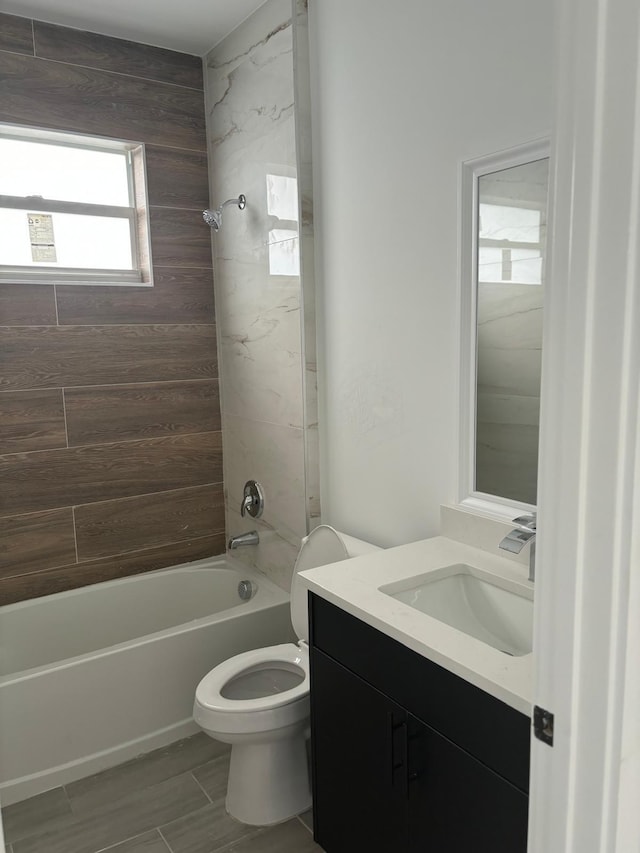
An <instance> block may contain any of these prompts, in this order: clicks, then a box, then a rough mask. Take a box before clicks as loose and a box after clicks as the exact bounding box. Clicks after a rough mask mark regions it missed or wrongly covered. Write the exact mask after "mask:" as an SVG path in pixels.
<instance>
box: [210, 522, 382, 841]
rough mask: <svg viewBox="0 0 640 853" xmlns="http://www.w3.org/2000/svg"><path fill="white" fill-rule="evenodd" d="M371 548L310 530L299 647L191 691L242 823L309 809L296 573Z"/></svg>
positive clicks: (230, 805)
mask: <svg viewBox="0 0 640 853" xmlns="http://www.w3.org/2000/svg"><path fill="white" fill-rule="evenodd" d="M374 550H378V548H376V546H375V545H370V544H369V543H367V542H362V541H360V540H359V539H354V538H353V537H351V536H347V535H346V534H344V533H338V532H337V531H336V530H334V529H333V528H332V527H329V526H328V525H325V524H322V525H320V526H319V527H316V529H315V530H313V531H312V532H311V533H310V534H309V536H307V537H305V538H304V539H303V540H302V546H301V548H300V552H299V553H298V558H297V560H296V563H295V566H294V569H293V579H292V585H291V622H292V624H293V628H294V630H295V632H296V634H297V635H298V637H299V642H298V643H297V644H295V643H283V644H282V645H279V646H269V647H268V648H264V649H255V650H254V651H250V652H244V653H243V654H239V655H236V656H235V657H232V658H230V659H229V660H227V661H224V662H223V663H221V664H220V665H219V666H216V667H215V668H214V669H212V670H211V672H209V673H208V674H207V675H205V677H204V678H203V679H202V681H201V682H200V684H198V687H197V688H196V697H195V702H194V708H193V717H194V719H195V721H196V723H197V724H198V725H199V726H200V727H201V728H202V729H203V730H204V731H205V732H206V733H207V734H208V735H210V736H211V737H212V738H215V739H216V740H219V741H222V742H223V743H229V744H231V763H230V767H229V781H228V784H227V799H226V807H227V811H228V812H229V814H230V815H231V816H232V817H234V818H236V820H239V821H241V822H242V823H247V824H252V825H255V826H268V825H270V824H274V823H280V822H281V821H284V820H288V819H289V818H290V817H293V816H294V815H297V814H300V813H301V812H304V811H306V810H307V809H308V808H310V806H311V788H310V784H309V768H308V762H307V740H308V738H309V647H308V644H307V640H308V636H309V635H308V623H307V616H308V608H307V590H306V588H305V587H304V586H303V584H302V583H301V582H300V581H299V579H298V573H299V572H302V571H305V569H313V568H316V567H317V566H323V565H326V564H327V563H336V562H338V561H340V560H346V559H348V558H349V557H356V556H360V555H361V554H364V553H367V552H369V551H374Z"/></svg>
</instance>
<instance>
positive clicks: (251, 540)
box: [229, 530, 260, 551]
mask: <svg viewBox="0 0 640 853" xmlns="http://www.w3.org/2000/svg"><path fill="white" fill-rule="evenodd" d="M259 542H260V537H259V536H258V531H257V530H250V531H249V533H241V534H240V535H239V536H232V537H231V539H229V550H230V551H235V549H236V548H241V547H242V546H243V545H258V544H259Z"/></svg>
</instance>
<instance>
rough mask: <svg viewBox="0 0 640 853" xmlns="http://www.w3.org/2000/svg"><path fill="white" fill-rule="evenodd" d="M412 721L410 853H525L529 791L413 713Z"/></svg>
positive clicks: (410, 747)
mask: <svg viewBox="0 0 640 853" xmlns="http://www.w3.org/2000/svg"><path fill="white" fill-rule="evenodd" d="M469 724H470V725H473V722H472V721H471V720H470V721H469ZM408 725H409V778H410V780H411V781H410V782H409V822H410V830H409V837H410V847H409V849H410V853H526V849H527V812H528V797H527V796H526V794H524V793H522V791H520V790H518V789H517V788H516V787H514V786H513V785H511V784H510V783H509V782H507V781H506V780H505V779H502V778H501V777H500V776H498V775H497V774H496V773H494V772H493V771H492V770H490V769H489V768H488V767H485V765H484V764H481V763H480V762H479V761H477V760H476V759H475V758H473V757H472V756H471V755H469V754H468V753H467V752H465V751H464V750H462V749H460V748H459V747H457V746H456V745H455V744H453V743H451V741H449V740H447V739H446V738H444V737H442V736H441V735H439V734H438V733H437V732H435V731H434V730H433V729H431V728H429V727H428V726H425V725H424V724H423V723H421V722H420V721H419V720H417V719H415V718H414V717H412V716H411V715H409V721H408ZM496 736H498V735H496Z"/></svg>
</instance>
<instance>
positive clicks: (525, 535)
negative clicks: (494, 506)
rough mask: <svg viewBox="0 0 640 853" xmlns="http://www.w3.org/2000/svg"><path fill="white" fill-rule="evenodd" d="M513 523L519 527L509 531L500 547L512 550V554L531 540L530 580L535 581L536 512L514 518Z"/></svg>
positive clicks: (516, 552) (517, 552)
mask: <svg viewBox="0 0 640 853" xmlns="http://www.w3.org/2000/svg"><path fill="white" fill-rule="evenodd" d="M513 523H514V524H516V525H517V527H515V528H514V529H513V530H510V531H509V532H508V533H507V535H506V536H505V537H504V539H503V540H502V542H501V543H500V545H499V546H498V547H499V548H502V550H503V551H511V553H512V554H519V553H520V551H522V549H523V548H524V546H525V545H526V544H527V542H530V543H531V546H530V549H529V580H530V581H534V580H535V577H536V532H537V531H536V514H535V512H533V513H531V515H519V516H518V517H517V518H514V519H513Z"/></svg>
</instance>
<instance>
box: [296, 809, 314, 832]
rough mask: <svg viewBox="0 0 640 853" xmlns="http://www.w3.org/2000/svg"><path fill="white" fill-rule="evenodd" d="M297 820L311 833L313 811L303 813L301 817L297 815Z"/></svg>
mask: <svg viewBox="0 0 640 853" xmlns="http://www.w3.org/2000/svg"><path fill="white" fill-rule="evenodd" d="M298 818H299V819H300V820H301V821H302V823H303V824H304V825H305V826H306V827H307V829H309V830H310V831H311V832H313V809H309V811H306V812H303V813H302V814H301V815H298Z"/></svg>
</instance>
